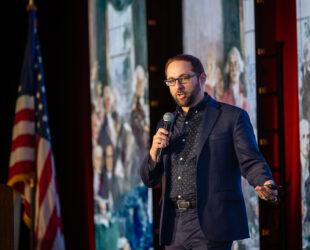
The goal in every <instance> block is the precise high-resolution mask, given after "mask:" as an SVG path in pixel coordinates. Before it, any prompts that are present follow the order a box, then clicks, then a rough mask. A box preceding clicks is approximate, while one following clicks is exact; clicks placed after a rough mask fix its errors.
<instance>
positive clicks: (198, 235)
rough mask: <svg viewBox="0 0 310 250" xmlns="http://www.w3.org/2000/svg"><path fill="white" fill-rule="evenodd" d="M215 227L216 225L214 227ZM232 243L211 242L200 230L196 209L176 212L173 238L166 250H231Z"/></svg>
mask: <svg viewBox="0 0 310 250" xmlns="http://www.w3.org/2000/svg"><path fill="white" fill-rule="evenodd" d="M214 226H216V225H214ZM231 246H232V241H211V240H208V239H207V237H206V236H205V235H204V233H203V232H202V231H201V229H200V225H199V221H198V214H197V209H196V208H195V209H188V210H177V209H176V215H175V218H174V230H173V237H172V241H171V244H170V245H167V246H165V248H166V250H184V249H186V250H189V249H191V250H210V249H218V250H231Z"/></svg>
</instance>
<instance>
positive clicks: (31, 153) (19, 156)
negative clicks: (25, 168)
mask: <svg viewBox="0 0 310 250" xmlns="http://www.w3.org/2000/svg"><path fill="white" fill-rule="evenodd" d="M34 159H35V149H34V148H30V147H19V148H17V149H15V150H14V151H13V152H11V159H10V167H14V165H15V164H18V162H21V161H26V162H27V161H34Z"/></svg>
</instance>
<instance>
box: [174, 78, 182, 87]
mask: <svg viewBox="0 0 310 250" xmlns="http://www.w3.org/2000/svg"><path fill="white" fill-rule="evenodd" d="M175 86H176V87H177V89H181V88H183V87H184V86H183V84H182V80H180V79H175Z"/></svg>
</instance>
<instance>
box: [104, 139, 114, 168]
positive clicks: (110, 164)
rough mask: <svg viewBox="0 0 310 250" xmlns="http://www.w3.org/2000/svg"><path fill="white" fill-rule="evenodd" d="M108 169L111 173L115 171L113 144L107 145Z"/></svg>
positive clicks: (106, 160) (106, 159)
mask: <svg viewBox="0 0 310 250" xmlns="http://www.w3.org/2000/svg"><path fill="white" fill-rule="evenodd" d="M105 163H106V169H107V171H108V172H109V173H111V172H112V171H113V148H112V146H111V145H109V146H107V148H106V151H105Z"/></svg>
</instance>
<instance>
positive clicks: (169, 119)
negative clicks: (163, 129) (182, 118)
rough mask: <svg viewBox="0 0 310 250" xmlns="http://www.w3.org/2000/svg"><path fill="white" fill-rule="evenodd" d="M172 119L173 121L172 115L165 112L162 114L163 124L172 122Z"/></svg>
mask: <svg viewBox="0 0 310 250" xmlns="http://www.w3.org/2000/svg"><path fill="white" fill-rule="evenodd" d="M173 119H174V115H173V114H172V113H169V112H167V113H165V114H164V117H163V120H164V122H172V121H173Z"/></svg>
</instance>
